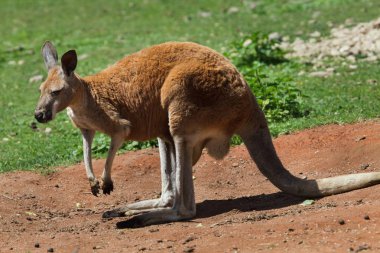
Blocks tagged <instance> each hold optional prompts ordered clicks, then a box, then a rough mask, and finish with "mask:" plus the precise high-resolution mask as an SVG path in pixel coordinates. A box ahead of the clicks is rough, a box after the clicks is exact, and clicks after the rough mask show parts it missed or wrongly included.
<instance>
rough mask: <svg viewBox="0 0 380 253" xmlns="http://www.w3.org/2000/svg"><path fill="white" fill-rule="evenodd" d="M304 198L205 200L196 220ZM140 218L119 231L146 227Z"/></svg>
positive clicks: (268, 196)
mask: <svg viewBox="0 0 380 253" xmlns="http://www.w3.org/2000/svg"><path fill="white" fill-rule="evenodd" d="M302 201H304V198H299V197H294V196H292V195H288V194H286V193H283V192H276V193H271V194H261V195H257V196H250V197H241V198H236V199H222V200H205V201H203V202H201V203H198V204H197V215H196V216H195V218H209V217H213V216H216V215H219V214H223V213H227V212H229V211H232V210H239V211H240V212H249V211H254V210H256V211H263V210H272V209H278V208H283V207H287V206H292V205H296V204H299V203H302ZM138 218H139V217H138V216H135V217H132V218H131V219H128V220H124V221H120V222H117V223H116V227H117V228H118V229H124V228H139V227H144V226H143V225H141V224H140V222H139V219H138Z"/></svg>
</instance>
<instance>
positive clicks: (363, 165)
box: [360, 163, 369, 170]
mask: <svg viewBox="0 0 380 253" xmlns="http://www.w3.org/2000/svg"><path fill="white" fill-rule="evenodd" d="M368 167H369V164H368V163H365V164H362V165H360V168H361V169H362V170H365V169H367V168H368Z"/></svg>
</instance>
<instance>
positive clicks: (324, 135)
mask: <svg viewBox="0 0 380 253" xmlns="http://www.w3.org/2000/svg"><path fill="white" fill-rule="evenodd" d="M275 146H276V148H277V150H278V153H279V156H280V157H281V159H282V160H283V162H284V164H285V165H286V167H287V168H288V169H289V170H290V171H292V173H294V174H295V175H298V176H299V177H307V178H320V177H327V176H334V175H338V174H345V173H357V172H367V171H368V172H369V171H376V170H377V171H379V167H380V121H369V122H364V123H358V124H353V125H329V126H323V127H318V128H315V129H310V130H306V131H302V132H298V133H295V134H291V135H284V136H281V137H279V138H277V139H276V140H275ZM103 164H104V161H103V160H97V161H95V164H94V167H95V170H96V173H97V175H100V172H101V170H102V166H103ZM194 176H195V191H196V199H197V217H196V218H195V219H193V220H190V221H184V222H176V223H169V224H162V225H154V226H149V227H142V228H134V229H118V228H117V224H119V225H120V224H122V222H123V221H125V220H127V218H115V219H110V220H104V219H102V218H101V215H102V213H103V212H104V211H107V210H109V209H112V208H114V207H117V206H121V205H123V204H124V203H127V202H128V203H131V202H134V201H138V200H143V199H148V198H155V197H157V196H159V194H160V175H159V156H158V150H157V149H149V150H142V151H137V152H128V153H126V154H124V155H119V156H118V157H117V158H116V160H115V164H114V167H113V180H114V184H115V190H114V192H112V194H111V195H110V196H104V195H101V196H99V197H94V196H93V195H91V194H90V189H89V184H88V182H87V179H86V176H85V171H84V167H83V164H78V165H74V166H70V167H65V168H59V169H57V173H54V174H51V175H48V176H44V175H40V174H36V173H32V172H15V173H6V174H1V175H0V224H1V225H0V252H49V251H50V252H70V253H74V252H267V251H268V252H362V251H363V252H367V251H368V252H380V186H373V187H370V188H366V189H362V190H357V191H353V192H350V193H345V194H341V195H336V196H331V197H325V198H323V199H317V200H315V202H314V204H312V205H301V203H302V202H303V201H304V199H300V198H295V197H292V196H290V195H286V194H284V193H281V192H279V191H278V190H277V189H276V188H275V187H274V186H272V185H271V183H270V182H269V181H268V180H267V179H266V178H264V177H263V176H262V175H261V174H260V172H259V171H258V170H257V168H256V166H255V164H254V163H253V162H252V161H251V159H250V158H249V156H248V153H247V151H246V149H245V147H244V146H238V147H234V148H232V149H231V152H230V153H229V154H228V156H227V157H226V158H225V159H224V160H222V161H215V160H213V159H212V158H210V157H209V156H208V155H207V154H204V155H203V156H202V158H201V160H200V161H199V162H198V164H197V165H196V166H195V167H194Z"/></svg>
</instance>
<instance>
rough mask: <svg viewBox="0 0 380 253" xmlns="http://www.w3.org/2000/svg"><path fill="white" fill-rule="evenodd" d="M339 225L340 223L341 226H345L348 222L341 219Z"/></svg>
mask: <svg viewBox="0 0 380 253" xmlns="http://www.w3.org/2000/svg"><path fill="white" fill-rule="evenodd" d="M338 223H339V224H340V225H344V224H346V222H345V221H344V220H343V219H339V220H338Z"/></svg>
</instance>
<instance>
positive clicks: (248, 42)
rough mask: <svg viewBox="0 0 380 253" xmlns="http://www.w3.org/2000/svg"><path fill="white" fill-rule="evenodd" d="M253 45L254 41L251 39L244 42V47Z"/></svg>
mask: <svg viewBox="0 0 380 253" xmlns="http://www.w3.org/2000/svg"><path fill="white" fill-rule="evenodd" d="M251 44H252V40H251V39H247V40H246V41H244V42H243V47H248V46H249V45H251Z"/></svg>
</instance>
